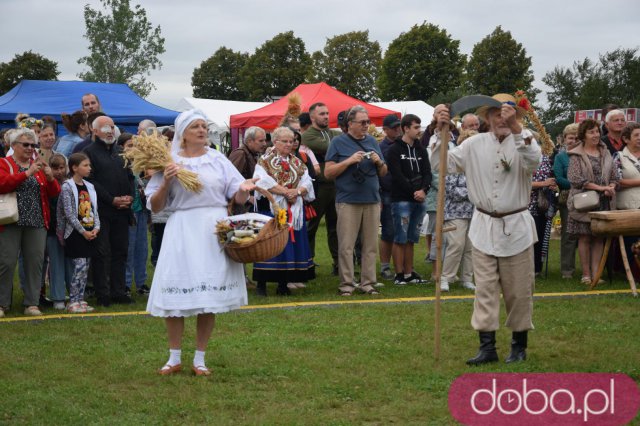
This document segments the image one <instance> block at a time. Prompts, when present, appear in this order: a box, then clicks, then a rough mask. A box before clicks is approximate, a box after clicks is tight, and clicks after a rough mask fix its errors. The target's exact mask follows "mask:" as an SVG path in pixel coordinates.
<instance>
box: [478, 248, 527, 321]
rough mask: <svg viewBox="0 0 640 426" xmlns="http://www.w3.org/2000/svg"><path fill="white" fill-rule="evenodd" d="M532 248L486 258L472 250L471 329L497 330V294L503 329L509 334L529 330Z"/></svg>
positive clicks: (498, 310)
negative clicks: (504, 315)
mask: <svg viewBox="0 0 640 426" xmlns="http://www.w3.org/2000/svg"><path fill="white" fill-rule="evenodd" d="M533 270H534V267H533V246H530V247H529V248H528V249H526V250H524V251H523V252H521V253H519V254H516V255H514V256H509V257H495V256H489V255H487V254H485V253H483V252H481V251H480V250H478V249H476V248H475V247H474V248H473V272H474V274H475V278H476V297H475V301H474V305H473V316H472V317H471V326H472V327H473V328H474V329H475V330H478V331H495V330H497V329H498V328H499V326H500V325H499V317H500V293H501V292H502V295H503V297H504V304H505V307H506V309H507V321H506V322H505V326H506V327H508V328H510V329H511V330H512V331H526V330H531V329H533V323H532V322H531V316H532V313H533V287H534V283H535V279H534V271H533Z"/></svg>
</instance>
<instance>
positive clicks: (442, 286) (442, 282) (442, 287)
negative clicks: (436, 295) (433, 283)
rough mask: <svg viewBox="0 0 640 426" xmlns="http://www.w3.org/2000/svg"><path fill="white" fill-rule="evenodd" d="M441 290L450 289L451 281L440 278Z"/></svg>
mask: <svg viewBox="0 0 640 426" xmlns="http://www.w3.org/2000/svg"><path fill="white" fill-rule="evenodd" d="M440 291H446V292H448V291H449V283H448V282H446V281H444V280H440Z"/></svg>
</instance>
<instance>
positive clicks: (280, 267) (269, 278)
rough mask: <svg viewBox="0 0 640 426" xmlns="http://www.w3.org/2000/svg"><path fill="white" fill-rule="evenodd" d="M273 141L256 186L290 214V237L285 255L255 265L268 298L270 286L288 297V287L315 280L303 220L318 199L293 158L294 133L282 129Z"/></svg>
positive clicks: (260, 287) (257, 171) (261, 290)
mask: <svg viewBox="0 0 640 426" xmlns="http://www.w3.org/2000/svg"><path fill="white" fill-rule="evenodd" d="M271 138H272V140H273V141H274V144H273V149H272V150H271V151H269V152H268V153H267V154H265V155H263V156H262V157H261V158H260V160H259V161H258V164H257V165H256V169H255V172H254V175H253V177H254V178H259V179H260V180H259V181H258V183H257V184H256V185H257V186H258V187H260V188H263V189H266V190H268V191H269V192H271V194H273V196H274V198H275V200H276V203H277V204H278V205H279V206H280V208H281V209H283V210H284V211H286V212H287V220H288V221H289V226H290V233H289V241H288V242H287V246H286V247H285V249H284V251H283V252H282V253H280V254H279V255H278V256H276V257H274V258H272V259H269V260H267V261H265V262H257V263H255V264H254V265H253V279H254V281H256V282H257V283H258V287H257V290H256V292H257V294H258V295H260V296H266V295H267V282H277V283H278V289H277V294H280V295H287V294H289V292H290V291H289V288H288V287H287V283H296V285H298V286H300V287H302V286H303V285H300V284H303V283H305V282H307V281H309V280H312V279H313V278H315V269H314V266H313V260H312V258H311V250H310V249H309V238H308V236H307V224H306V221H305V217H304V201H307V202H310V201H313V200H314V199H315V193H314V192H313V183H312V181H311V178H310V177H309V172H308V170H307V167H306V166H305V165H304V163H303V162H302V161H301V160H300V159H299V158H298V157H296V156H295V155H294V154H293V138H294V135H293V132H292V131H291V130H290V129H288V128H286V127H279V128H277V129H276V130H275V131H274V132H273V134H272V135H271ZM256 194H257V193H256ZM262 213H265V214H271V215H272V214H273V213H272V212H262ZM281 219H284V218H281Z"/></svg>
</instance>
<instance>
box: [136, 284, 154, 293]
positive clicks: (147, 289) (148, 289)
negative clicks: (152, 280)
mask: <svg viewBox="0 0 640 426" xmlns="http://www.w3.org/2000/svg"><path fill="white" fill-rule="evenodd" d="M150 292H151V289H150V288H149V287H147V286H146V285H143V286H142V287H140V288H139V289H138V294H140V295H146V294H149V293H150Z"/></svg>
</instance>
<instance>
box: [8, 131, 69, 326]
mask: <svg viewBox="0 0 640 426" xmlns="http://www.w3.org/2000/svg"><path fill="white" fill-rule="evenodd" d="M9 143H10V144H11V148H12V150H13V154H12V155H11V156H9V157H6V158H3V159H2V160H0V194H7V193H10V192H15V193H16V198H17V201H18V221H17V222H15V223H11V224H6V225H0V318H1V317H4V315H5V311H7V310H8V309H9V308H10V307H11V294H12V291H13V273H14V271H15V267H16V262H17V261H18V255H19V254H20V253H21V254H22V256H23V258H24V270H25V282H24V301H23V304H24V306H25V310H24V314H25V315H30V316H39V315H42V312H40V309H39V308H38V302H39V299H40V287H41V279H42V263H43V261H44V249H45V244H46V238H47V229H49V222H50V220H49V219H50V211H49V198H51V197H55V196H56V195H58V194H59V193H60V184H59V183H58V181H56V179H54V177H53V172H52V171H51V167H49V165H48V164H47V163H45V162H44V161H42V160H41V159H40V157H39V156H38V155H37V153H36V149H37V148H38V138H37V136H36V134H35V132H34V131H33V130H31V129H29V128H24V127H23V128H18V129H16V130H14V131H13V132H12V133H11V136H10V137H9ZM34 158H35V159H34Z"/></svg>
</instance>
